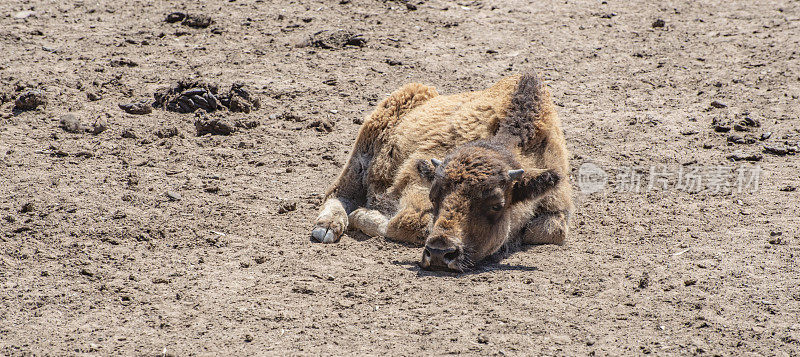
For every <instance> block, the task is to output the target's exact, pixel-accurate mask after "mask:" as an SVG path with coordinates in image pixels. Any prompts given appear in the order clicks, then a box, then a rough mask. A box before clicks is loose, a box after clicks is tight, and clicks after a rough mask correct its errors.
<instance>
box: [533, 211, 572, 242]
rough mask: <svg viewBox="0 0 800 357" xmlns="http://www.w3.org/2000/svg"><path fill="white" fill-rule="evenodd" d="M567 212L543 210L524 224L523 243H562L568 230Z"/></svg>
mask: <svg viewBox="0 0 800 357" xmlns="http://www.w3.org/2000/svg"><path fill="white" fill-rule="evenodd" d="M568 219H569V212H568V211H558V212H543V213H540V214H538V215H536V216H535V217H533V218H531V220H530V221H528V223H527V224H526V225H525V228H523V230H522V243H523V244H558V245H561V244H563V243H564V238H565V237H566V236H567V232H568V231H569V222H568Z"/></svg>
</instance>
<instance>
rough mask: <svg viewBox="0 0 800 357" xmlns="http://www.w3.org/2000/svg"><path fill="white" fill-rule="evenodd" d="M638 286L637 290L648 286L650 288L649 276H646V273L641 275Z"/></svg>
mask: <svg viewBox="0 0 800 357" xmlns="http://www.w3.org/2000/svg"><path fill="white" fill-rule="evenodd" d="M638 286H639V289H642V290H643V289H646V288H647V287H648V286H650V274H648V273H647V272H644V273H643V274H642V277H641V278H640V279H639V285H638Z"/></svg>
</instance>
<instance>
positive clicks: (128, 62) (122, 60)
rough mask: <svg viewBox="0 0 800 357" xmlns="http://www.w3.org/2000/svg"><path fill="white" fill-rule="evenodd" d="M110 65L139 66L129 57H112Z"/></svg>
mask: <svg viewBox="0 0 800 357" xmlns="http://www.w3.org/2000/svg"><path fill="white" fill-rule="evenodd" d="M110 65H111V67H138V66H139V64H138V63H136V62H134V61H133V60H131V59H127V58H118V59H113V60H111V62H110Z"/></svg>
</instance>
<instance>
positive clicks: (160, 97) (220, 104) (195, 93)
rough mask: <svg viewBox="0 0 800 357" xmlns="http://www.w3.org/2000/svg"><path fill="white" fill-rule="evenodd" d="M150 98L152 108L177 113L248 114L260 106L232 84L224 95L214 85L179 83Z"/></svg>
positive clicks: (242, 89)
mask: <svg viewBox="0 0 800 357" xmlns="http://www.w3.org/2000/svg"><path fill="white" fill-rule="evenodd" d="M153 97H154V98H155V102H154V103H153V106H154V107H156V108H161V109H164V110H169V111H173V112H178V113H193V112H194V111H196V110H198V109H203V110H204V111H206V112H209V113H211V112H214V111H217V110H222V109H228V110H230V111H231V112H242V113H249V112H251V111H254V110H257V109H258V108H260V106H261V105H260V102H259V100H258V98H256V97H255V96H253V95H252V94H251V93H250V92H249V91H248V90H247V89H246V88H245V86H244V85H243V84H240V83H234V84H233V85H231V88H230V89H229V90H228V91H227V92H225V93H220V91H219V87H217V85H215V84H210V83H206V82H203V81H199V80H182V81H179V82H178V83H177V84H176V85H174V86H172V87H169V88H164V89H162V90H159V91H157V92H156V93H155V94H153Z"/></svg>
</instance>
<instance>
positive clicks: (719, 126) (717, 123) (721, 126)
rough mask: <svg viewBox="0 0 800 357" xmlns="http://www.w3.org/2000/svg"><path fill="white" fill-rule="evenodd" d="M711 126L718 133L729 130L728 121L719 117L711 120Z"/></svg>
mask: <svg viewBox="0 0 800 357" xmlns="http://www.w3.org/2000/svg"><path fill="white" fill-rule="evenodd" d="M711 127H712V128H714V131H716V132H718V133H727V132H729V131H731V125H730V123H726V122H723V121H722V120H719V119H714V120H712V121H711Z"/></svg>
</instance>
